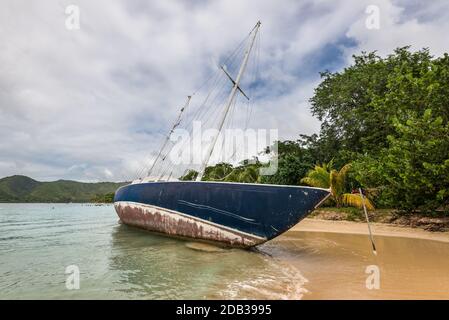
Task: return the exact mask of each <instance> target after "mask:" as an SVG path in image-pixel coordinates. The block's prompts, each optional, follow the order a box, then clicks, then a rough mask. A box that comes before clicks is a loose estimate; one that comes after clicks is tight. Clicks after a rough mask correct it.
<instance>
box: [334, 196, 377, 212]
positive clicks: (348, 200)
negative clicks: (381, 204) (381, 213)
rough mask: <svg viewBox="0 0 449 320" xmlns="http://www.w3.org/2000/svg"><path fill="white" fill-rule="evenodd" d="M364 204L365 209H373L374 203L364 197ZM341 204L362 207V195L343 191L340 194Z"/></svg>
mask: <svg viewBox="0 0 449 320" xmlns="http://www.w3.org/2000/svg"><path fill="white" fill-rule="evenodd" d="M364 201H365V206H366V209H367V210H374V205H373V204H372V203H371V201H370V200H369V199H368V198H366V197H365V199H364ZM342 204H343V205H346V206H351V207H357V208H363V202H362V197H361V196H360V195H359V194H355V193H344V194H343V195H342Z"/></svg>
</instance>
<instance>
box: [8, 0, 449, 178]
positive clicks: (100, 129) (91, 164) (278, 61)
mask: <svg viewBox="0 0 449 320" xmlns="http://www.w3.org/2000/svg"><path fill="white" fill-rule="evenodd" d="M69 4H75V5H79V7H80V22H81V24H80V26H81V29H80V30H77V31H69V30H67V29H66V28H65V19H66V15H65V13H64V11H65V7H66V6H67V5H69ZM369 4H374V5H378V6H379V7H380V10H381V11H380V13H381V29H380V30H377V31H375V30H368V29H366V27H365V24H364V21H365V19H366V14H365V8H366V6H367V5H369ZM447 9H448V6H447V4H446V3H445V2H443V1H435V2H432V3H426V4H425V5H417V4H413V5H410V4H409V3H408V2H406V1H400V2H393V3H391V2H389V1H386V0H385V1H363V2H354V1H337V2H329V1H294V0H284V1H281V2H279V1H274V0H272V1H269V0H264V1H256V0H248V1H229V0H221V1H208V2H199V1H165V0H159V1H151V2H149V1H132V2H128V1H124V0H123V1H122V0H114V1H87V0H79V1H66V0H64V1H45V2H44V1H40V2H29V1H24V0H7V1H4V2H3V3H2V10H1V11H0V39H2V41H1V42H0V176H5V175H11V174H25V175H30V176H32V177H34V178H37V179H44V180H48V179H57V178H65V179H67V178H70V179H78V180H104V179H113V180H122V179H125V178H131V177H133V173H135V172H136V171H137V170H138V169H139V168H140V167H141V166H142V163H143V162H145V161H148V160H146V159H147V158H146V156H147V155H148V154H150V152H151V151H154V150H155V149H156V148H157V147H158V146H159V144H160V139H161V136H162V135H163V134H164V133H165V131H166V130H167V128H168V126H169V123H171V122H172V121H173V119H174V117H175V116H176V112H177V110H178V108H179V106H180V105H181V104H182V103H183V102H184V99H185V96H186V95H187V94H190V93H192V91H193V90H194V89H195V88H196V87H197V86H198V85H199V84H200V83H201V81H202V80H204V78H205V77H206V75H207V74H208V73H209V72H210V71H211V70H212V68H215V64H216V63H217V62H218V59H219V57H220V56H223V55H224V54H225V53H226V52H229V50H232V49H233V48H234V47H235V46H236V45H237V44H238V43H239V41H240V40H241V39H242V37H243V35H244V34H246V33H247V32H248V31H249V29H250V28H251V27H252V26H253V25H254V23H255V22H256V21H257V20H259V19H260V20H261V21H262V23H263V25H262V29H261V32H262V37H261V51H260V53H261V66H260V71H261V78H262V80H263V85H262V89H261V90H263V91H261V92H259V93H258V96H261V97H262V99H261V100H260V101H258V102H257V104H256V105H255V107H254V110H253V115H254V118H253V120H252V122H251V126H252V127H256V128H260V127H264V128H279V130H280V132H279V134H280V137H281V138H285V139H287V138H296V137H297V136H298V135H299V134H301V133H304V134H310V133H313V132H316V131H317V130H318V129H319V123H318V121H317V120H316V119H314V118H313V117H312V116H311V114H310V112H309V104H308V99H309V98H310V97H311V96H312V94H313V88H314V87H315V86H316V85H317V84H318V83H319V76H318V71H322V70H323V68H324V66H325V65H326V66H327V63H330V65H333V66H336V67H337V68H341V67H343V64H342V63H344V62H346V63H349V61H350V56H351V54H352V53H355V52H360V51H361V50H368V51H370V50H378V51H379V52H380V53H381V54H387V53H389V52H391V51H392V50H393V49H394V48H395V47H398V46H402V45H408V44H411V45H413V48H414V49H419V48H421V47H430V48H431V51H432V52H433V53H434V54H441V53H442V52H445V51H449V50H448V49H447V46H448V45H447V35H446V33H447V32H448V31H449V26H448V23H449V22H448V21H449V19H448V16H449V10H447ZM347 37H349V38H352V39H353V40H354V41H355V43H356V45H355V46H354V45H352V46H345V43H342V39H344V38H347ZM329 46H335V47H337V48H339V50H340V49H341V51H340V53H338V52H337V53H335V54H336V56H332V55H333V54H334V52H333V51H332V52H331V51H327V50H328V47H329ZM323 59H324V60H323ZM335 61H337V63H332V62H335ZM338 61H340V62H338Z"/></svg>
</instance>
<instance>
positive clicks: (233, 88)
mask: <svg viewBox="0 0 449 320" xmlns="http://www.w3.org/2000/svg"><path fill="white" fill-rule="evenodd" d="M259 27H260V21H258V22H257V23H256V26H255V28H254V29H253V33H254V34H253V35H252V38H251V41H250V43H249V46H248V47H247V49H246V51H245V56H244V58H243V61H242V64H241V66H240V69H239V73H238V75H237V78H236V79H235V84H234V86H233V87H232V90H231V92H230V94H229V97H228V101H227V103H226V107H225V110H224V111H223V115H222V119H221V120H220V124H219V126H218V134H219V133H220V131H221V129H222V128H223V124H224V121H225V119H226V116H227V114H228V112H229V108H230V107H231V104H232V102H233V99H234V97H235V94H236V92H237V87H238V85H239V84H240V80H241V78H242V75H243V73H244V71H245V69H246V66H247V63H248V59H249V55H250V53H251V49H252V48H253V45H254V41H255V39H256V36H257V31H258V30H259ZM218 134H216V135H215V137H214V139H213V141H212V143H211V144H210V145H209V148H208V151H207V153H206V159H205V160H204V162H203V163H202V165H201V169H200V171H199V172H198V176H197V178H196V181H201V178H202V177H203V174H204V170H205V169H206V167H207V164H208V162H209V159H210V157H211V155H212V153H213V151H214V147H215V143H216V142H217V138H218Z"/></svg>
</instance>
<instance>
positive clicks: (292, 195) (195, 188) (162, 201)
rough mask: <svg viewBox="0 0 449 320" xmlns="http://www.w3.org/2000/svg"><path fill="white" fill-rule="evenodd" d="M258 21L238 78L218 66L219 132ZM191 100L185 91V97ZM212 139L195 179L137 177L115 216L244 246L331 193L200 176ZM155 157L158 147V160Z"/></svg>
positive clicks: (121, 194) (272, 233) (117, 201)
mask: <svg viewBox="0 0 449 320" xmlns="http://www.w3.org/2000/svg"><path fill="white" fill-rule="evenodd" d="M260 26H261V23H260V21H259V22H257V24H256V25H255V27H254V28H253V29H252V30H251V32H250V33H249V37H248V43H247V45H246V47H245V52H244V57H243V60H242V61H241V64H240V67H239V71H238V74H237V77H236V78H235V79H233V78H232V76H231V75H230V74H229V73H228V72H227V71H226V70H225V69H224V68H223V70H222V71H224V72H225V74H226V77H227V78H228V79H229V81H230V83H231V84H232V88H231V90H230V92H229V95H228V97H227V100H226V103H225V104H224V109H223V112H222V116H221V118H220V120H219V121H218V131H217V132H218V133H219V132H220V131H221V130H222V129H223V125H224V123H225V120H226V117H227V116H228V114H229V109H230V108H231V106H232V105H233V103H234V102H235V97H236V94H238V93H240V94H243V95H245V93H244V92H243V90H242V89H241V88H240V83H241V80H242V77H243V75H244V72H245V69H246V67H247V64H248V59H249V57H250V54H251V51H252V49H253V46H254V42H255V39H256V36H257V33H258V32H259V28H260ZM245 96H246V95H245ZM190 99H191V97H190V96H189V97H188V102H189V101H190ZM182 111H183V109H182V110H181V112H182ZM179 117H180V116H179ZM179 117H178V119H177V121H176V122H175V126H174V127H176V125H177V124H178V123H179ZM171 132H173V129H172V131H171ZM217 139H218V134H217V135H216V136H215V137H214V138H213V139H212V142H211V143H210V145H209V148H208V150H207V153H206V159H205V160H204V161H203V162H202V165H201V169H200V170H199V173H198V175H197V177H196V180H195V181H171V180H170V179H167V180H166V181H161V180H158V179H155V180H154V181H150V179H140V180H137V181H134V182H133V183H130V184H128V185H125V186H123V187H121V188H119V189H118V190H117V191H116V193H115V197H114V207H115V210H116V212H117V214H118V216H119V218H120V220H121V221H122V222H123V223H124V224H126V225H130V226H134V227H138V228H142V229H146V230H149V231H152V232H157V233H163V234H166V235H169V236H173V237H181V238H189V239H195V240H198V241H207V242H213V243H216V244H221V245H225V246H232V247H243V248H248V247H253V246H256V245H259V244H262V243H264V242H266V241H268V240H271V239H273V238H275V237H277V236H279V235H280V234H282V233H284V232H285V231H287V230H289V229H290V228H291V227H293V226H294V225H296V224H297V223H298V222H299V221H301V220H302V219H303V218H304V217H306V216H307V215H308V214H309V213H311V212H312V211H313V210H314V209H315V208H317V207H318V206H319V205H320V204H321V203H323V202H324V201H325V200H326V198H327V197H328V196H329V195H330V191H329V190H328V189H321V188H312V187H305V186H290V185H289V186H287V185H273V184H258V183H235V182H222V181H202V177H203V175H204V171H205V169H206V167H207V165H208V162H209V160H210V157H211V155H212V153H213V150H214V147H215V145H216V143H217ZM166 142H167V141H166ZM165 144H166V143H164V145H163V147H162V148H161V150H162V149H163V148H164V146H165ZM160 157H161V152H159V154H158V156H157V159H159V158H160ZM155 162H156V160H155ZM153 166H154V163H153ZM151 169H152V168H151ZM151 169H150V171H151Z"/></svg>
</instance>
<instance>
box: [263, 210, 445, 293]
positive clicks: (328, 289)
mask: <svg viewBox="0 0 449 320" xmlns="http://www.w3.org/2000/svg"><path fill="white" fill-rule="evenodd" d="M372 230H373V234H374V240H375V242H376V246H377V253H378V254H377V255H374V254H373V252H372V250H371V245H370V242H369V238H368V236H367V234H368V231H367V225H366V224H365V223H357V222H346V221H326V220H317V219H305V220H304V221H302V222H301V223H299V224H298V225H297V226H295V227H294V228H292V229H291V230H290V231H288V232H287V233H285V234H284V235H282V236H280V237H279V238H277V239H274V240H272V241H270V242H268V243H267V244H266V245H264V246H263V247H262V248H261V250H262V251H265V252H268V253H269V254H270V255H271V256H272V257H273V258H274V259H277V260H279V261H282V262H283V263H287V264H288V265H290V266H291V267H294V268H296V269H297V270H300V272H301V274H302V275H303V276H304V278H305V279H306V281H305V283H304V285H303V288H304V293H303V295H302V299H449V272H448V271H449V234H448V233H441V232H428V231H424V230H420V229H411V228H407V227H396V226H390V225H386V224H379V223H376V224H372ZM373 266H374V267H373ZM370 268H371V269H370ZM372 268H378V270H379V274H378V275H379V277H378V279H379V288H378V289H376V288H371V289H370V288H368V287H367V279H368V277H369V276H370V275H372V274H373V273H367V269H368V270H372Z"/></svg>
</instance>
